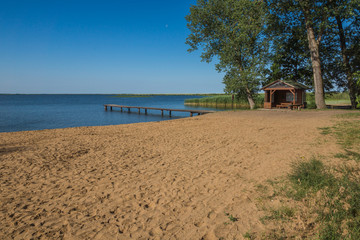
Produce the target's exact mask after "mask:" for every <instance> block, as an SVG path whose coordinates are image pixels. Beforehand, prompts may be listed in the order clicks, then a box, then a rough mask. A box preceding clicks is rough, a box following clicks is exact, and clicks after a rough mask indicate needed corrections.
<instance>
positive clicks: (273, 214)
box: [260, 206, 295, 222]
mask: <svg viewBox="0 0 360 240" xmlns="http://www.w3.org/2000/svg"><path fill="white" fill-rule="evenodd" d="M294 215H295V210H294V209H293V208H291V207H288V206H281V207H279V208H276V209H274V208H272V209H270V214H269V215H267V216H264V217H262V218H261V219H260V221H261V222H265V221H268V220H282V221H285V220H288V219H289V218H292V217H293V216H294Z"/></svg>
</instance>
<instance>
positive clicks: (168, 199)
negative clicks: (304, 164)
mask: <svg viewBox="0 0 360 240" xmlns="http://www.w3.org/2000/svg"><path fill="white" fill-rule="evenodd" d="M335 113H339V112H334V111H260V110H259V111H237V112H222V113H215V114H208V115H204V116H199V117H193V118H187V119H178V120H172V121H165V122H153V123H140V124H130V125H119V126H104V127H82V128H69V129H56V130H43V131H30V132H17V133H1V134H0V180H1V189H0V190H1V191H0V210H1V211H0V221H1V224H0V239H31V238H40V239H219V238H220V239H221V238H223V239H233V238H236V239H241V238H242V235H243V234H244V233H246V232H247V231H250V230H251V231H262V230H263V228H264V226H263V225H262V223H261V222H260V221H259V218H260V217H261V216H262V214H263V212H262V211H261V209H258V208H257V206H256V198H257V196H258V193H257V192H256V190H255V189H256V188H255V186H256V185H257V184H259V183H263V182H265V181H266V180H267V179H275V178H278V177H281V176H284V175H285V174H286V173H288V171H289V169H290V165H291V163H292V162H293V161H296V160H299V159H300V158H302V157H305V158H309V157H311V156H313V155H317V154H321V155H327V154H331V153H333V152H336V151H338V147H337V146H336V145H335V144H330V143H327V144H326V145H325V144H324V143H322V142H321V141H319V137H320V133H319V131H318V129H317V128H318V127H324V126H329V125H331V123H332V121H333V118H332V117H331V116H332V115H334V114H335ZM225 213H229V214H231V215H233V216H234V217H236V218H237V219H238V221H236V222H231V221H229V216H227V215H226V214H225Z"/></svg>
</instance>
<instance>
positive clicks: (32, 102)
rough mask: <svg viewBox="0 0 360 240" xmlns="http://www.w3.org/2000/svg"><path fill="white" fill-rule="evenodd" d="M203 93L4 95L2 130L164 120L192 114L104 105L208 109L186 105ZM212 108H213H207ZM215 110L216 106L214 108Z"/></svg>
mask: <svg viewBox="0 0 360 240" xmlns="http://www.w3.org/2000/svg"><path fill="white" fill-rule="evenodd" d="M200 97H201V96H186V95H170V96H156V95H155V96H151V97H114V95H0V132H14V131H27V130H41V129H54V128H67V127H81V126H104V125H116V124H127V123H138V122H152V121H163V120H169V119H175V118H181V117H188V116H189V113H180V112H172V117H171V118H170V117H169V116H168V114H167V112H164V116H163V117H162V116H161V112H160V111H148V115H145V114H143V113H142V114H138V113H137V110H136V109H134V110H133V112H132V113H127V112H120V111H118V110H115V111H112V112H111V111H105V110H104V106H103V104H119V105H127V106H142V107H163V108H174V109H205V108H201V107H187V106H184V100H185V99H187V98H200ZM206 109H208V110H209V109H210V108H206ZM212 110H215V109H212Z"/></svg>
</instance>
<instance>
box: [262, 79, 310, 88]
mask: <svg viewBox="0 0 360 240" xmlns="http://www.w3.org/2000/svg"><path fill="white" fill-rule="evenodd" d="M278 88H281V89H284V88H289V89H291V88H293V89H303V90H306V89H309V87H307V86H305V85H304V84H301V83H298V82H295V81H292V80H277V81H275V82H272V83H270V84H268V85H266V86H264V87H263V88H262V90H265V89H278Z"/></svg>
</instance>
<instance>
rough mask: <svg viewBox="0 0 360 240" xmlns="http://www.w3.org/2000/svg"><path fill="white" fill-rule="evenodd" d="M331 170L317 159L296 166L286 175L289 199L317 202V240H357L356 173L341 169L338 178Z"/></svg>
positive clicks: (359, 192)
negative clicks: (318, 226)
mask: <svg viewBox="0 0 360 240" xmlns="http://www.w3.org/2000/svg"><path fill="white" fill-rule="evenodd" d="M330 170H331V169H330V168H327V167H325V166H324V164H323V163H322V162H321V161H319V160H316V159H311V160H310V161H307V162H301V163H297V164H295V165H294V166H293V172H292V173H291V174H290V175H289V180H290V184H291V185H290V189H291V190H292V196H293V198H294V199H295V200H302V199H311V198H315V199H316V202H317V205H316V206H313V210H314V212H315V213H316V214H317V215H318V219H317V222H318V223H319V224H320V228H319V230H320V231H319V239H360V181H359V176H358V172H359V169H354V168H343V169H342V170H341V171H342V172H341V176H340V177H335V176H334V175H333V174H331V173H330V172H331V171H330ZM337 170H339V169H337ZM315 193H317V194H316V195H315Z"/></svg>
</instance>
